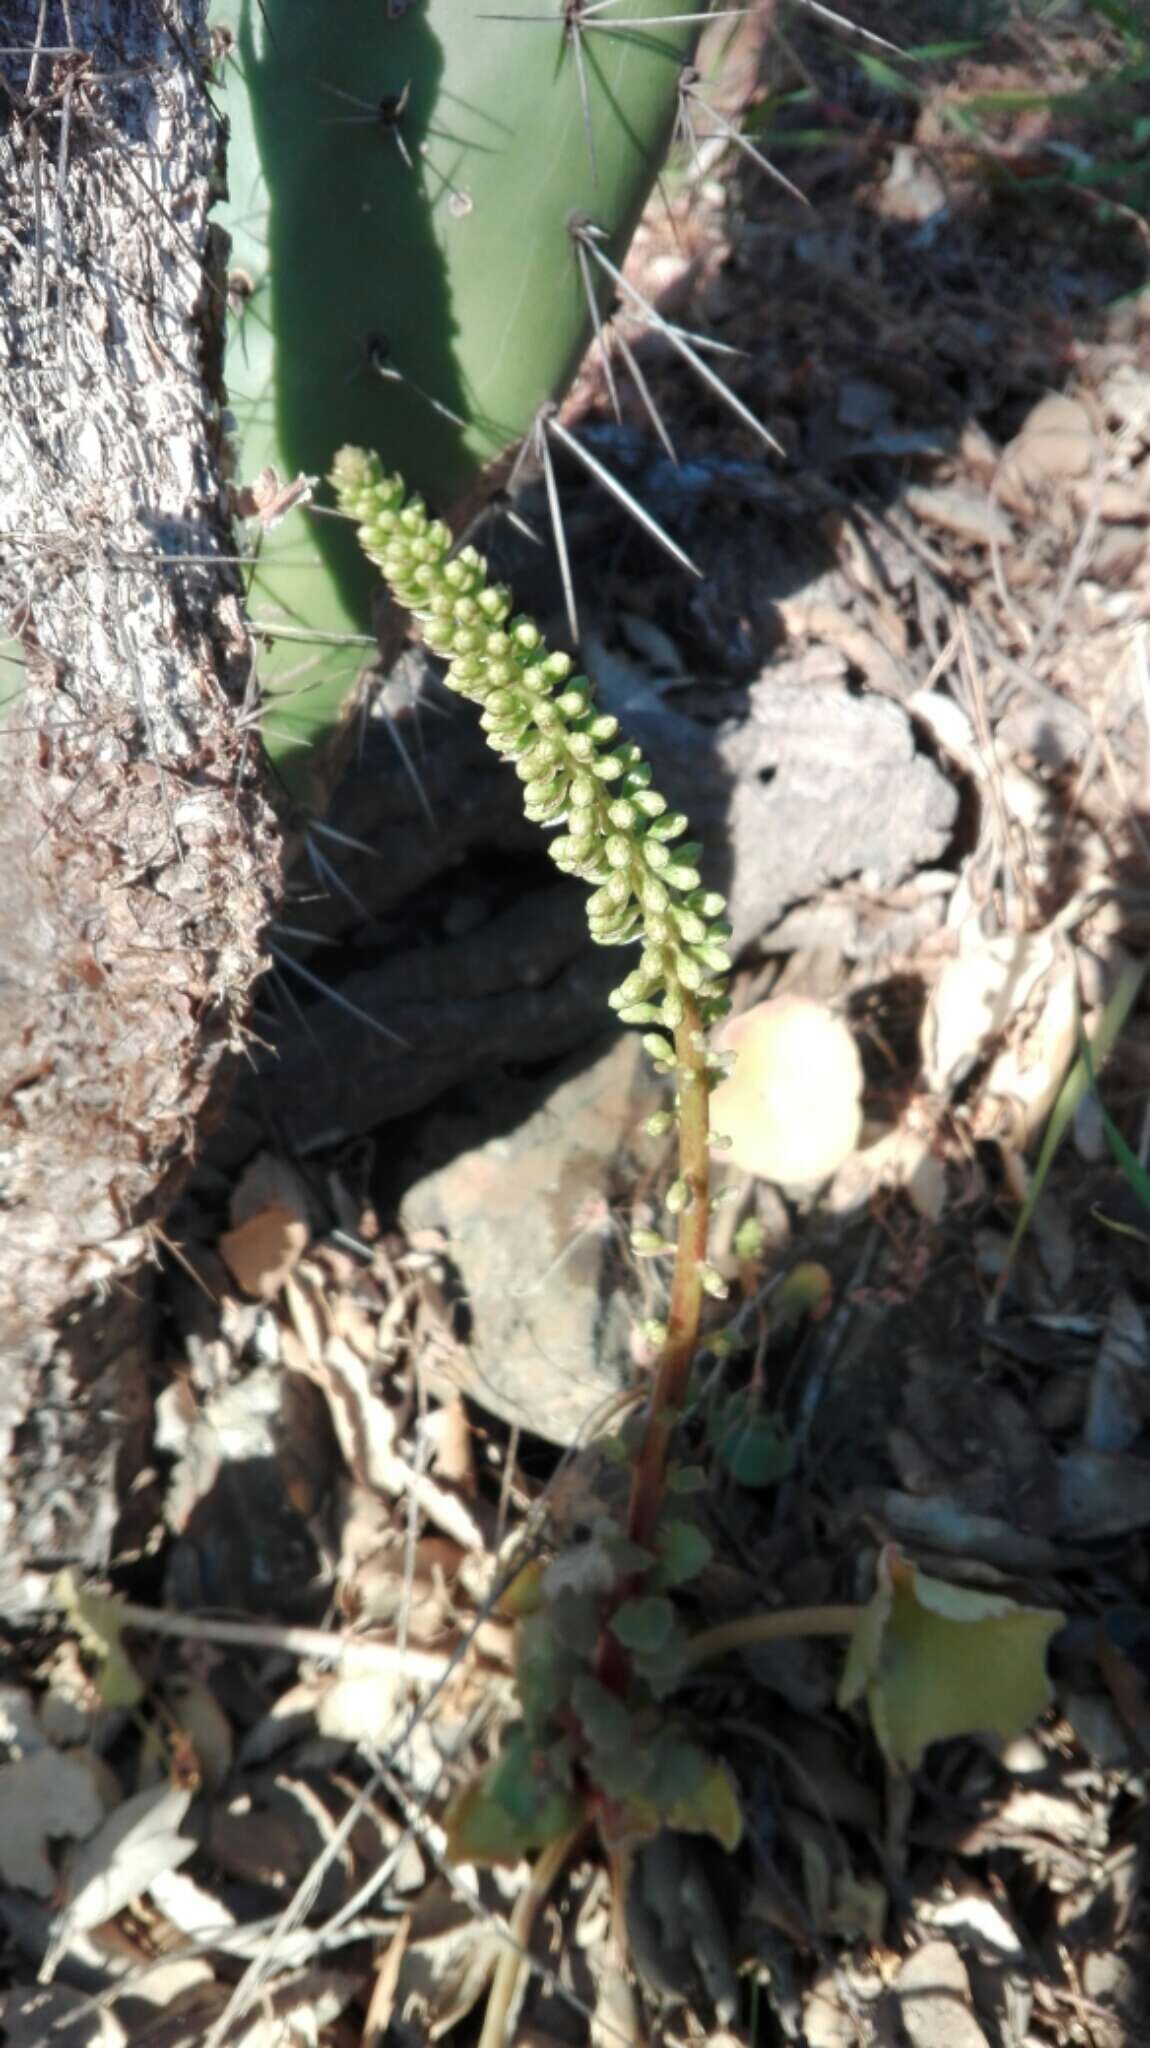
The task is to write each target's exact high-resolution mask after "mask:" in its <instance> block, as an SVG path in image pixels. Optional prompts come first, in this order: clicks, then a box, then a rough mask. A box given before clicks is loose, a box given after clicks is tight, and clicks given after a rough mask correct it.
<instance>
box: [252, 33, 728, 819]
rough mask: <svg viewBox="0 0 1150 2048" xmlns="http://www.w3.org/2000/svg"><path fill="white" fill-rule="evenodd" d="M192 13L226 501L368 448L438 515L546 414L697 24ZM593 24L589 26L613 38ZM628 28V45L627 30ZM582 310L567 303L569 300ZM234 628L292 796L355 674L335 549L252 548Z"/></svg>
mask: <svg viewBox="0 0 1150 2048" xmlns="http://www.w3.org/2000/svg"><path fill="white" fill-rule="evenodd" d="M518 4H519V5H520V6H521V7H522V8H523V11H522V13H520V14H519V15H518V16H515V15H513V14H511V13H510V12H507V13H504V14H502V15H501V14H499V13H498V12H497V11H496V10H497V8H498V6H499V0H491V12H490V13H486V12H484V10H483V4H482V0H417V4H415V5H414V6H412V7H409V8H408V9H407V10H406V11H405V12H404V13H403V14H402V16H401V17H400V18H398V19H396V18H393V15H392V14H391V13H389V10H388V9H387V8H386V6H385V5H384V0H378V4H377V5H365V4H364V0H323V4H319V0H220V4H219V5H218V6H217V8H216V9H215V14H214V19H215V22H216V24H217V27H219V28H221V29H224V30H226V31H228V32H229V35H230V44H229V47H228V48H227V50H226V54H225V56H224V58H223V62H222V68H221V74H220V82H221V89H222V98H223V106H224V111H225V112H226V113H227V116H228V119H229V123H230V139H229V155H228V188H229V197H228V200H227V202H226V205H225V206H224V208H223V209H222V211H221V213H220V214H219V216H218V217H219V218H220V220H221V223H222V225H224V226H225V227H226V228H227V230H228V231H229V233H230V234H231V237H232V287H233V304H234V305H235V307H236V317H235V319H234V322H233V327H232V332H231V337H230V341H229V349H228V360H227V381H228V388H229V402H230V405H231V408H232V411H233V413H234V415H235V419H236V426H237V438H238V443H239V454H238V461H239V466H240V468H241V470H242V474H243V479H244V481H245V482H250V481H251V480H252V479H253V478H254V477H255V476H256V475H257V473H259V472H260V471H262V470H263V469H265V468H269V467H270V468H274V469H275V471H276V472H277V473H278V476H279V477H280V478H281V479H282V480H284V481H287V480H288V479H290V478H293V477H295V476H296V475H297V474H298V473H300V472H303V473H304V474H306V475H309V476H322V475H323V474H324V473H325V472H326V470H327V468H328V466H329V464H330V460H331V455H332V451H333V449H334V448H336V447H338V446H339V445H340V444H341V443H342V442H345V441H347V442H354V443H358V444H361V445H367V446H371V447H375V448H380V449H382V450H383V451H384V453H385V456H386V459H387V461H388V462H389V463H391V462H394V463H395V465H396V466H397V467H398V468H401V469H402V470H403V472H404V474H405V475H406V476H407V477H408V479H409V481H410V482H411V483H412V484H413V485H414V486H415V487H416V488H417V489H419V490H421V491H422V492H424V493H425V494H426V496H427V497H428V498H429V499H430V500H431V502H432V503H433V504H434V505H435V507H436V508H437V510H438V511H439V512H441V513H442V514H444V515H445V516H448V517H450V516H451V514H452V512H453V511H454V510H457V509H458V508H459V507H460V505H461V504H463V503H465V502H467V501H468V500H471V499H473V498H474V495H475V493H476V491H477V487H478V486H479V483H480V479H481V477H482V475H483V473H484V472H485V471H487V470H489V469H490V468H491V467H492V466H493V465H495V464H497V463H498V462H499V459H500V458H501V456H503V455H504V454H505V453H506V451H507V450H508V449H509V448H512V447H514V446H515V445H516V444H517V443H519V442H521V441H522V439H523V438H524V436H525V435H526V434H527V433H528V432H529V431H530V429H531V427H532V424H533V422H534V421H535V420H536V419H537V417H538V416H539V413H540V409H541V408H542V407H544V406H546V405H547V404H548V403H549V402H552V401H555V400H556V399H558V398H560V397H561V396H562V394H563V392H564V390H565V389H566V387H567V385H568V383H569V382H570V379H571V377H572V375H573V373H574V370H575V368H576V366H577V364H578V362H579V360H580V357H581V356H582V354H583V352H584V350H585V348H586V346H587V344H588V341H589V339H590V337H591V335H592V333H593V331H594V327H595V325H596V324H597V322H598V319H599V317H600V310H601V306H602V302H603V300H604V298H605V297H606V296H607V295H609V293H610V290H611V283H610V278H609V275H608V273H607V272H606V271H605V270H604V269H603V268H602V266H600V265H598V264H596V263H595V262H594V261H593V260H591V259H590V258H589V256H588V252H587V244H586V242H585V241H584V240H581V239H580V238H579V236H578V235H577V234H575V233H573V232H572V230H573V228H574V227H576V226H577V225H578V224H579V223H580V222H584V223H592V224H593V225H594V228H595V229H596V231H597V233H598V235H599V236H600V237H601V240H599V241H598V243H597V246H598V247H600V248H601V249H602V251H603V253H604V254H605V255H606V257H607V258H608V260H609V261H611V262H613V263H618V262H621V260H622V257H623V255H624V253H625V250H626V247H627V244H628V242H629V240H630V237H631V235H632V233H633V231H634V228H635V225H636V223H637V221H638V218H639V215H640V212H641V210H642V207H643V205H644V203H645V201H646V199H647V196H648V194H649V192H650V189H651V186H652V183H653V181H654V179H655V176H656V174H657V172H658V169H659V165H660V163H661V160H662V156H663V152H664V150H665V148H666V144H667V141H668V138H669V135H670V132H671V129H672V126H673V122H674V116H675V109H676V106H677V104H678V90H679V84H680V79H681V75H682V66H683V64H684V63H685V62H686V61H687V59H688V58H689V57H690V55H691V53H692V51H693V47H694V43H695V39H696V36H697V33H698V26H699V19H700V6H699V0H608V4H607V5H606V6H603V5H601V4H600V5H598V6H596V7H595V8H593V9H588V8H587V7H586V0H536V4H537V8H538V12H539V15H541V16H542V17H544V18H537V17H536V16H535V15H533V14H532V13H531V12H530V9H529V6H527V5H525V0H518ZM613 17H617V19H613ZM645 24H649V25H645ZM593 302H594V303H593ZM251 608H252V612H253V615H254V618H255V620H256V622H257V624H260V623H262V624H265V625H266V626H268V628H269V629H272V630H273V631H274V635H275V637H272V638H271V639H270V642H269V646H268V651H267V654H266V656H265V659H264V661H263V663H262V666H261V678H262V682H263V686H264V690H265V693H266V695H267V697H268V698H269V699H270V700H271V703H270V707H269V710H268V712H267V715H266V719H265V731H266V735H267V739H268V744H269V747H270V749H271V751H272V752H273V754H274V755H275V756H276V758H277V759H278V760H279V762H280V764H281V767H282V768H283V770H284V772H285V773H286V774H288V776H289V780H292V781H294V783H295V786H296V788H297V792H298V793H306V781H307V778H306V775H305V777H304V778H303V782H302V784H301V779H300V776H299V775H298V773H297V774H295V775H294V776H293V775H292V772H291V771H292V764H293V761H295V762H298V761H302V762H303V763H304V764H305V765H306V763H307V762H308V759H309V756H310V752H311V749H312V748H313V746H314V745H315V744H316V742H317V741H319V740H321V739H322V738H323V736H324V735H325V734H326V733H327V732H328V731H329V730H330V729H331V727H332V725H333V723H335V722H336V721H337V720H338V718H339V715H340V707H341V705H342V703H343V702H344V700H345V699H346V698H347V695H348V692H349V690H350V689H351V687H352V685H353V683H354V681H355V679H356V677H357V675H358V674H359V672H360V670H361V668H362V666H363V664H364V650H363V647H362V646H361V645H359V644H357V643H356V641H355V640H354V638H351V639H350V640H349V637H348V636H355V635H363V634H365V633H366V632H367V631H369V629H370V583H369V579H368V576H367V574H366V565H365V564H364V563H363V560H362V557H360V556H359V554H358V551H357V550H356V548H355V545H354V542H353V540H352V537H351V535H350V534H349V533H347V532H346V531H344V530H341V528H340V526H339V525H338V523H337V522H335V521H333V520H330V519H326V520H325V519H323V518H321V517H318V516H316V514H315V513H314V512H309V511H305V512H300V511H296V512H293V513H292V514H290V515H289V516H288V517H287V518H286V519H284V520H283V522H282V523H281V524H280V525H278V526H276V527H273V528H271V529H270V530H268V531H265V532H263V533H262V535H261V539H260V548H259V563H258V567H257V569H256V570H255V573H254V577H253V588H252V602H251Z"/></svg>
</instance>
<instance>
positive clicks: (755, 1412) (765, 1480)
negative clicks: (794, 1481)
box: [715, 1393, 795, 1487]
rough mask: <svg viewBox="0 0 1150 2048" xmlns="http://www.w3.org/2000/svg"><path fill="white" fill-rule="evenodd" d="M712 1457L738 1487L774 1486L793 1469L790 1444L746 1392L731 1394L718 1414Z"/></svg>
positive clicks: (785, 1436)
mask: <svg viewBox="0 0 1150 2048" xmlns="http://www.w3.org/2000/svg"><path fill="white" fill-rule="evenodd" d="M715 1456H716V1457H717V1459H718V1461H719V1463H720V1465H722V1466H723V1468H724V1470H725V1471H727V1472H729V1473H730V1475H731V1477H732V1479H735V1480H737V1481H738V1484H739V1485H740V1486H753V1487H764V1486H777V1485H778V1483H779V1481H780V1480H781V1479H785V1478H786V1476H787V1474H788V1472H790V1471H791V1470H792V1469H793V1466H794V1462H795V1450H794V1445H793V1444H792V1443H791V1441H790V1439H789V1437H787V1435H786V1434H785V1433H784V1431H783V1428H782V1425H781V1424H780V1422H779V1420H778V1418H777V1417H776V1416H774V1415H769V1414H765V1413H764V1412H763V1411H762V1410H761V1409H759V1408H758V1406H757V1405H756V1404H754V1403H753V1402H752V1400H751V1398H750V1397H749V1396H748V1395H747V1394H746V1393H740V1394H732V1396H731V1398H730V1400H728V1401H725V1402H724V1403H723V1406H722V1408H721V1409H720V1411H719V1420H718V1426H717V1428H716V1431H715Z"/></svg>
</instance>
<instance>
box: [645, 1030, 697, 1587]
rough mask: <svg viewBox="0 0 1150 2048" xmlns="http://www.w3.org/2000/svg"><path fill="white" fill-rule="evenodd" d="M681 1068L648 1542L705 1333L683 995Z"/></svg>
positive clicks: (692, 1059) (689, 1045)
mask: <svg viewBox="0 0 1150 2048" xmlns="http://www.w3.org/2000/svg"><path fill="white" fill-rule="evenodd" d="M675 1056H676V1059H677V1061H678V1068H679V1176H680V1178H681V1180H682V1181H683V1183H684V1185H685V1187H686V1189H687V1205H686V1207H685V1208H684V1209H683V1210H682V1212H681V1214H680V1216H679V1233H678V1240H677V1243H676V1247H675V1271H674V1275H673V1277H672V1280H671V1307H670V1312H669V1314H668V1317H667V1341H666V1343H665V1344H664V1346H663V1350H662V1353H661V1354H660V1358H659V1363H658V1365H657V1367H656V1369H655V1385H654V1389H653V1392H652V1395H651V1406H650V1411H649V1413H648V1417H647V1429H646V1433H645V1435H644V1438H643V1442H642V1445H641V1447H640V1451H639V1455H638V1458H637V1459H636V1461H635V1471H634V1475H633V1477H632V1481H631V1502H630V1508H629V1512H628V1517H627V1534H628V1535H629V1537H630V1539H631V1541H632V1543H638V1544H640V1545H641V1546H642V1547H643V1548H648V1547H649V1546H650V1543H651V1540H652V1538H653V1536H654V1533H655V1523H656V1521H657V1519H658V1514H659V1508H660V1506H661V1504H662V1499H663V1484H664V1480H665V1478H666V1472H667V1457H668V1453H669V1451H670V1448H671V1436H672V1433H673V1431H674V1428H675V1424H676V1422H677V1421H678V1418H679V1413H680V1411H681V1409H682V1407H683V1405H684V1402H685V1399H686V1394H687V1382H688V1380H689V1378H690V1372H691V1361H692V1359H693V1358H694V1355H695V1347H696V1345H697V1343H698V1340H699V1316H700V1313H701V1310H702V1306H703V1283H702V1278H701V1268H702V1266H703V1264H704V1263H705V1261H706V1257H707V1225H708V1222H709V1220H710V1219H709V1205H708V1184H709V1174H708V1158H707V1135H708V1129H709V1117H708V1090H707V1067H706V1045H705V1042H704V1038H703V1032H702V1028H701V1026H700V1023H699V1013H698V1011H697V1009H696V1008H695V1005H694V1003H693V1002H692V1001H691V999H690V997H688V996H685V997H684V999H683V1021H682V1023H681V1024H680V1026H679V1028H678V1030H677V1031H676V1033H675Z"/></svg>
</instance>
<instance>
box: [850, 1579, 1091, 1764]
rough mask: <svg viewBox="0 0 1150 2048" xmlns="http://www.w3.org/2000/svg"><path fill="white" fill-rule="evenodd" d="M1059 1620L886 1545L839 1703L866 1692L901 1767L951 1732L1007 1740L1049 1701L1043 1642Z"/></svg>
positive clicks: (889, 1752)
mask: <svg viewBox="0 0 1150 2048" xmlns="http://www.w3.org/2000/svg"><path fill="white" fill-rule="evenodd" d="M1062 1622H1063V1616H1062V1615H1061V1614H1059V1613H1057V1612H1055V1611H1053V1610H1051V1609H1045V1608H1033V1607H1029V1608H1028V1607H1020V1606H1018V1605H1017V1603H1016V1602H1015V1601H1013V1600H1007V1599H1004V1598H1003V1597H1002V1596H1001V1595H998V1594H992V1593H980V1592H974V1591H971V1590H970V1589H969V1588H967V1587H965V1586H952V1585H949V1584H948V1583H947V1582H946V1581H945V1580H943V1579H933V1578H928V1577H927V1575H926V1573H925V1572H920V1571H919V1570H918V1569H917V1567H916V1566H915V1565H913V1564H911V1563H909V1561H908V1560H907V1559H906V1558H904V1557H902V1556H900V1554H899V1553H898V1551H897V1550H895V1549H894V1547H893V1546H891V1545H888V1547H887V1548H886V1549H885V1550H884V1551H883V1552H882V1554H881V1556H880V1558H879V1571H878V1586H877V1588H876V1590H875V1594H874V1598H873V1599H872V1600H871V1601H870V1603H869V1605H868V1606H867V1607H865V1608H864V1609H863V1612H862V1615H861V1616H860V1619H859V1622H858V1625H857V1627H856V1629H855V1632H854V1635H853V1636H852V1638H851V1643H850V1648H849V1650H848V1652H847V1661H846V1668H845V1670H844V1672H843V1676H842V1681H841V1684H840V1686H839V1705H840V1706H849V1705H850V1704H851V1703H852V1701H854V1700H856V1699H858V1698H859V1697H860V1696H861V1695H863V1694H865V1695H866V1700H867V1705H868V1707H869V1709H870V1715H871V1723H872V1726H873V1728H874V1732H875V1737H876V1740H877V1741H878V1743H879V1746H880V1748H881V1749H882V1751H883V1754H884V1756H885V1757H886V1759H887V1762H888V1763H889V1764H890V1765H891V1766H892V1768H894V1769H902V1770H913V1769H914V1768H915V1767H916V1765H917V1764H918V1763H919V1762H920V1760H921V1758H922V1755H923V1752H924V1751H925V1750H926V1748H927V1747H928V1745H929V1744H930V1743H932V1742H942V1741H945V1740H946V1739H947V1738H948V1737H950V1736H955V1735H974V1734H994V1735H999V1736H1001V1737H1002V1739H1003V1740H1004V1741H1007V1740H1009V1739H1010V1737H1012V1736H1014V1735H1018V1734H1021V1732H1022V1731H1023V1729H1025V1728H1027V1727H1029V1725H1030V1723H1031V1722H1032V1721H1033V1720H1034V1719H1035V1718H1036V1716H1037V1715H1039V1714H1040V1713H1041V1712H1042V1711H1043V1709H1044V1707H1046V1706H1047V1705H1048V1704H1049V1700H1050V1682H1049V1679H1048V1678H1047V1675H1046V1649H1047V1645H1048V1643H1049V1641H1050V1638H1051V1636H1052V1635H1053V1634H1054V1633H1055V1631H1056V1630H1057V1629H1059V1628H1060V1627H1061V1626H1062Z"/></svg>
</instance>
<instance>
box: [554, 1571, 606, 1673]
mask: <svg viewBox="0 0 1150 2048" xmlns="http://www.w3.org/2000/svg"><path fill="white" fill-rule="evenodd" d="M547 1612H548V1615H549V1616H550V1620H551V1625H552V1627H553V1629H554V1631H555V1635H556V1638H557V1639H558V1641H559V1642H560V1643H561V1644H562V1645H563V1646H564V1647H565V1648H566V1649H568V1650H573V1651H574V1652H575V1655H576V1656H577V1657H590V1656H591V1655H592V1654H593V1652H594V1649H595V1645H596V1643H597V1642H598V1640H599V1630H600V1627H601V1625H602V1623H601V1614H600V1603H599V1597H598V1594H597V1593H594V1592H592V1593H579V1592H575V1591H574V1590H573V1589H572V1588H571V1587H569V1586H562V1587H561V1588H560V1590H559V1592H558V1593H557V1594H556V1596H555V1598H554V1600H553V1601H552V1602H551V1604H550V1606H549V1608H548V1610H547Z"/></svg>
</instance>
